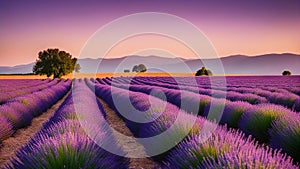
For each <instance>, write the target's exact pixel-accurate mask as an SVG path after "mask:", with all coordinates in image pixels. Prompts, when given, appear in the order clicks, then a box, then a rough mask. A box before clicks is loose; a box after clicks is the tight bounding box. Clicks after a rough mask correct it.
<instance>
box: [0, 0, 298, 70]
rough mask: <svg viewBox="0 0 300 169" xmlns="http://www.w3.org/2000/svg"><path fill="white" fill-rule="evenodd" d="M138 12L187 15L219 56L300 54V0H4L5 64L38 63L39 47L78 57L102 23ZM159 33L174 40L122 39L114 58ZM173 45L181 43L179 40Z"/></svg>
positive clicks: (0, 19)
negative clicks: (54, 49) (157, 35)
mask: <svg viewBox="0 0 300 169" xmlns="http://www.w3.org/2000/svg"><path fill="white" fill-rule="evenodd" d="M138 12H162V13H169V14H172V15H176V16H179V17H181V18H184V19H186V20H188V21H189V22H191V23H192V24H194V25H196V26H197V27H198V28H199V29H200V30H201V31H202V32H203V33H204V34H205V35H206V36H207V38H208V39H209V40H210V41H211V43H212V44H213V46H214V47H215V49H216V51H217V53H218V55H219V56H220V57H223V56H228V55H235V54H244V55H250V56H253V55H259V54H266V53H285V52H289V53H296V54H300V31H299V30H300V1H299V0H286V1H282V0H266V1H261V0H253V1H247V2H246V1H241V0H223V1H215V0H213V1H189V2H183V1H181V2H180V1H162V2H160V1H149V2H143V1H129V2H110V1H107V2H103V1H101V2H100V1H96V0H95V1H89V2H86V1H84V0H74V1H68V2H60V1H59V0H52V1H47V2H46V1H38V0H35V1H34V0H26V1H8V0H6V1H0V24H1V25H0V26H1V27H0V37H1V38H0V58H1V61H0V66H13V65H19V64H26V63H30V62H33V61H35V59H36V58H37V54H38V52H39V51H41V50H44V49H47V48H54V47H55V48H59V49H62V50H66V51H68V52H70V53H71V54H72V55H73V56H75V57H76V56H78V55H79V53H80V50H81V48H82V47H83V46H84V44H85V43H86V41H87V40H88V39H89V37H90V36H92V35H93V33H94V32H96V31H97V30H98V29H99V28H101V27H102V26H104V25H105V24H107V23H109V22H111V21H113V20H115V19H117V18H119V17H122V16H125V15H129V14H134V13H138ZM140 24H143V23H142V22H141V23H140ZM174 29H175V28H174ZM155 38H157V40H158V41H160V42H168V41H169V40H168V39H166V38H160V37H155V36H153V37H150V36H146V37H136V38H131V39H130V40H131V41H130V40H129V41H128V42H126V43H128V44H130V45H127V47H123V48H122V44H121V45H120V46H121V47H120V48H119V50H117V51H115V53H113V54H111V57H121V56H122V55H126V54H128V53H129V54H130V53H138V51H137V50H139V49H138V47H137V46H138V45H140V43H141V41H145V43H149V44H151V43H150V42H151V41H153V42H152V44H155V41H156V39H155ZM164 39H165V40H164ZM126 43H124V44H125V45H126ZM124 44H123V45H124ZM168 44H172V45H173V46H174V47H173V48H176V47H175V46H176V42H170V43H168ZM128 46H130V48H129V49H128ZM99 47H101V46H99ZM148 47H149V46H148ZM169 47H170V45H169ZM171 47H172V46H171ZM125 48H126V49H127V51H125V50H124V49H125ZM153 48H166V49H165V50H168V47H166V46H160V45H157V46H154V47H153ZM176 49H177V50H178V55H180V56H181V57H185V58H190V57H191V55H189V54H187V53H188V52H186V53H185V52H184V49H181V48H176ZM179 49H181V51H179ZM154 54H155V53H154Z"/></svg>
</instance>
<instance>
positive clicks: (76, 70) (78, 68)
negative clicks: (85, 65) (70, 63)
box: [75, 63, 81, 73]
mask: <svg viewBox="0 0 300 169" xmlns="http://www.w3.org/2000/svg"><path fill="white" fill-rule="evenodd" d="M80 69H81V66H80V64H79V63H76V65H75V72H76V73H79V72H80Z"/></svg>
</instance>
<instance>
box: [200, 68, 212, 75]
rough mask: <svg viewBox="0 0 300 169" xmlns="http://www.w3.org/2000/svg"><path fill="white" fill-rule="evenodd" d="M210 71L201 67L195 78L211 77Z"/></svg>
mask: <svg viewBox="0 0 300 169" xmlns="http://www.w3.org/2000/svg"><path fill="white" fill-rule="evenodd" d="M212 75H213V74H212V71H211V70H208V69H206V68H205V67H202V68H201V69H199V70H198V71H197V72H196V76H212Z"/></svg>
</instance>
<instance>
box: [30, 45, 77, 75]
mask: <svg viewBox="0 0 300 169" xmlns="http://www.w3.org/2000/svg"><path fill="white" fill-rule="evenodd" d="M38 55H39V56H38V59H37V60H36V63H35V65H34V67H33V73H35V74H38V75H47V77H50V76H52V75H53V77H54V78H61V77H62V76H64V75H67V74H69V73H71V72H72V71H74V69H75V65H76V62H77V58H72V55H71V54H69V53H67V52H65V51H60V50H59V49H47V50H44V51H40V52H39V54H38Z"/></svg>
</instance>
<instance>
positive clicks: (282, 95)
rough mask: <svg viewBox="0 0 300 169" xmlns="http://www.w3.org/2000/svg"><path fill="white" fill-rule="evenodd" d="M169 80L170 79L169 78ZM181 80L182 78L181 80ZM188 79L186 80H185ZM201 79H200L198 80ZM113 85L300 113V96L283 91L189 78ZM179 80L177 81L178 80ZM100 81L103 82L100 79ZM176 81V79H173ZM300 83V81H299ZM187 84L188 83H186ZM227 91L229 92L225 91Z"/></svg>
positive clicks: (143, 79)
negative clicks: (173, 91) (208, 84)
mask: <svg viewBox="0 0 300 169" xmlns="http://www.w3.org/2000/svg"><path fill="white" fill-rule="evenodd" d="M167 79H169V78H167ZM179 79H180V78H179ZM185 79H186V78H185ZM198 79H199V78H198ZM105 80H107V79H105ZM110 80H111V81H110V82H109V84H111V83H121V84H124V83H125V84H132V85H150V86H159V87H165V88H168V89H177V90H179V89H180V90H186V91H191V92H194V93H199V94H203V95H208V96H213V97H215V98H226V99H228V100H230V101H246V102H249V103H251V104H262V103H273V104H278V105H282V106H285V107H287V108H289V109H291V110H295V111H300V96H298V95H296V94H294V93H291V92H288V91H287V90H284V89H281V90H279V89H278V90H277V91H275V90H274V91H272V92H271V91H268V90H265V89H259V88H245V87H243V88H240V87H228V88H227V89H226V88H225V89H222V88H221V87H219V88H218V87H214V88H213V89H210V88H202V87H199V86H197V87H195V86H193V85H192V84H193V81H192V80H193V79H192V78H189V79H186V80H189V81H190V83H188V84H179V85H178V84H177V82H172V81H171V82H168V80H162V79H161V78H159V77H158V78H147V77H135V78H133V79H129V78H114V79H110ZM176 80H177V79H176ZM100 81H102V83H103V80H101V79H100ZM173 81H174V79H173ZM299 81H300V79H299ZM186 83H187V82H186ZM224 90H227V91H224Z"/></svg>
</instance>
